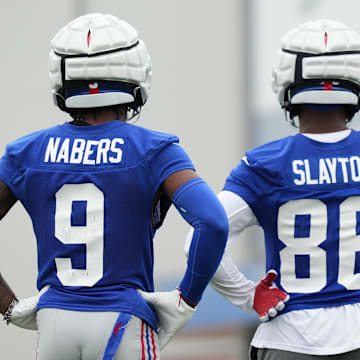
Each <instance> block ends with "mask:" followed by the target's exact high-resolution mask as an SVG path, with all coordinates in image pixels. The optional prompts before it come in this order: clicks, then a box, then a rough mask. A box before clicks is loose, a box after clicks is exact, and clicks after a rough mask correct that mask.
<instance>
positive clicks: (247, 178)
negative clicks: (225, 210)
mask: <svg viewBox="0 0 360 360" xmlns="http://www.w3.org/2000/svg"><path fill="white" fill-rule="evenodd" d="M223 190H226V191H231V192H233V193H235V194H237V195H238V196H240V197H241V198H243V199H244V200H245V201H246V202H247V203H248V204H249V205H250V207H253V205H254V204H255V202H256V201H257V200H258V199H259V197H261V196H262V195H263V193H264V190H265V189H264V182H263V179H262V178H261V176H259V174H258V172H257V171H256V167H255V166H253V165H252V164H251V163H249V160H248V158H243V159H242V161H241V162H240V164H239V165H238V166H237V167H236V168H235V169H233V170H232V171H231V173H230V175H229V176H228V177H227V179H226V182H225V185H224V187H223Z"/></svg>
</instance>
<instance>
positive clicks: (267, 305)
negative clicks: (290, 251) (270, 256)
mask: <svg viewBox="0 0 360 360" xmlns="http://www.w3.org/2000/svg"><path fill="white" fill-rule="evenodd" d="M276 277H277V272H276V271H275V270H269V271H268V272H267V274H266V276H265V278H264V279H262V280H261V281H260V282H259V283H258V284H257V286H256V288H255V295H254V310H255V311H256V312H257V313H258V315H259V317H260V320H261V321H267V320H269V317H272V318H273V317H275V316H276V315H277V313H278V311H281V310H283V309H284V307H285V302H287V301H288V300H289V299H290V296H289V295H288V294H287V293H286V292H284V291H282V290H280V289H277V288H275V287H273V283H274V281H275V279H276Z"/></svg>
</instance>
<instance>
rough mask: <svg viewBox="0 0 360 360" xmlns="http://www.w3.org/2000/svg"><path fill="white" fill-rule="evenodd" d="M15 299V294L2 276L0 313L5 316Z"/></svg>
mask: <svg viewBox="0 0 360 360" xmlns="http://www.w3.org/2000/svg"><path fill="white" fill-rule="evenodd" d="M14 298H15V294H14V292H13V291H12V290H11V288H10V286H9V285H8V284H7V282H6V281H5V280H4V278H3V277H2V275H1V274H0V313H1V314H3V315H4V314H5V312H6V310H7V309H8V308H9V305H10V303H11V302H12V300H13V299H14Z"/></svg>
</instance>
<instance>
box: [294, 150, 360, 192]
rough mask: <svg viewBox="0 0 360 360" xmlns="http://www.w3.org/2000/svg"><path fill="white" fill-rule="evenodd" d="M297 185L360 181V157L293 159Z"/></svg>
mask: <svg viewBox="0 0 360 360" xmlns="http://www.w3.org/2000/svg"><path fill="white" fill-rule="evenodd" d="M292 172H293V181H294V184H295V185H317V184H320V185H321V184H338V183H341V184H347V183H354V182H355V183H356V182H360V157H359V156H355V155H354V156H351V157H332V158H330V157H329V158H319V159H302V160H293V161H292Z"/></svg>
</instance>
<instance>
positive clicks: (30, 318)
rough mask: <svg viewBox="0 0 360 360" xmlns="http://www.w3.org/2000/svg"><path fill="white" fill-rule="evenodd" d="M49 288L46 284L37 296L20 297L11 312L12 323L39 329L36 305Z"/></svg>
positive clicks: (26, 327)
mask: <svg viewBox="0 0 360 360" xmlns="http://www.w3.org/2000/svg"><path fill="white" fill-rule="evenodd" d="M48 288H49V286H45V287H44V288H42V289H41V291H40V292H39V294H37V295H36V296H32V297H28V298H24V299H20V300H19V302H18V303H17V304H16V305H15V307H14V309H13V311H12V312H11V318H10V323H11V324H13V325H15V326H18V327H21V328H23V329H29V330H37V329H38V328H37V323H36V306H37V304H38V302H39V299H40V297H41V295H43V294H44V293H45V291H47V290H48Z"/></svg>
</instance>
